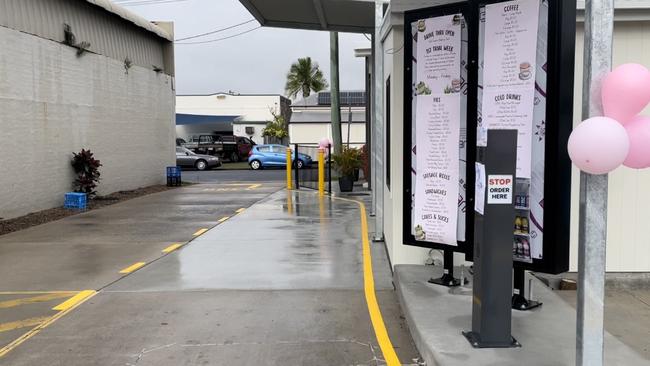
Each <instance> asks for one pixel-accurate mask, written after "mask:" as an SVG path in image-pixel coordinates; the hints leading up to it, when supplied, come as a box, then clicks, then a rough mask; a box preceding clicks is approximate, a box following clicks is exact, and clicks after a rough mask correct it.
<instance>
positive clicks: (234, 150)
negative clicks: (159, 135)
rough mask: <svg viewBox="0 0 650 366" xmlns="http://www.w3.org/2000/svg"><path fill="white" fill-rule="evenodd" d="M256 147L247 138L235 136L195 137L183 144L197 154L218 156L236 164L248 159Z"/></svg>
mask: <svg viewBox="0 0 650 366" xmlns="http://www.w3.org/2000/svg"><path fill="white" fill-rule="evenodd" d="M254 145H255V142H253V141H252V140H251V139H249V138H247V137H242V136H233V135H195V136H191V137H190V138H189V140H188V141H187V142H185V143H183V144H182V146H183V147H186V148H188V149H190V150H191V151H193V152H195V153H197V154H206V155H217V156H219V157H220V158H221V159H228V160H230V161H232V162H235V163H236V162H238V161H241V160H244V159H246V158H247V157H248V155H249V154H250V150H251V148H252V147H253V146H254Z"/></svg>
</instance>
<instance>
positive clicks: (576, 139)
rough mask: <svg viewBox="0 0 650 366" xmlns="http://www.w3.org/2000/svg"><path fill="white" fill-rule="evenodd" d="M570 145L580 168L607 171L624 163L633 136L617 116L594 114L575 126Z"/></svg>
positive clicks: (589, 170) (596, 171)
mask: <svg viewBox="0 0 650 366" xmlns="http://www.w3.org/2000/svg"><path fill="white" fill-rule="evenodd" d="M568 149H569V157H571V160H572V161H573V164H575V165H576V166H577V167H578V168H580V170H582V171H584V172H587V173H590V174H606V173H609V172H611V171H612V170H614V169H616V168H617V167H619V166H620V165H621V164H622V163H623V161H624V160H625V158H626V157H627V153H628V151H629V150H630V140H629V139H628V137H627V131H626V130H625V127H623V125H621V124H620V123H619V122H618V121H616V120H615V119H611V118H608V117H592V118H589V119H587V120H584V121H583V122H582V123H580V124H579V125H578V126H577V127H576V128H575V129H574V130H573V132H572V133H571V136H570V137H569V146H568Z"/></svg>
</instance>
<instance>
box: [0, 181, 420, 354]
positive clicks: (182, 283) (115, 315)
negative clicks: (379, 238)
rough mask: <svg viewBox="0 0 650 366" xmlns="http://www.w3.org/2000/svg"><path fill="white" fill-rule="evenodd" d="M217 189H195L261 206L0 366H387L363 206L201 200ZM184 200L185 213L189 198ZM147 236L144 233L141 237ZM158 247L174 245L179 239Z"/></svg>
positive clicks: (399, 334)
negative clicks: (375, 316) (364, 240)
mask: <svg viewBox="0 0 650 366" xmlns="http://www.w3.org/2000/svg"><path fill="white" fill-rule="evenodd" d="M210 188H212V189H215V188H217V187H209V186H204V185H199V186H195V187H192V188H191V189H193V190H196V191H197V192H205V194H206V199H207V197H213V198H212V199H214V200H218V199H217V198H214V197H220V195H232V197H231V198H233V199H234V200H235V202H237V203H240V202H241V200H237V197H247V198H248V196H247V195H248V194H252V195H257V199H258V200H259V199H261V201H259V202H258V203H256V204H254V205H253V206H252V207H250V208H249V209H247V210H245V211H243V212H241V213H239V214H237V215H235V216H231V217H229V218H227V219H225V220H223V221H222V222H221V223H220V224H219V225H218V226H216V227H214V228H213V229H212V230H210V231H207V232H206V233H204V234H203V235H201V236H199V237H198V238H196V239H195V240H193V241H192V242H191V243H189V244H188V245H186V246H184V247H182V248H180V249H178V250H176V251H174V252H172V253H170V254H169V255H167V256H164V257H162V258H159V259H156V260H155V261H153V262H152V263H149V264H148V265H146V266H145V267H143V268H141V269H140V270H138V271H137V272H135V273H132V274H130V275H128V276H126V277H123V278H121V279H119V280H118V281H116V282H114V283H112V284H111V285H110V286H107V287H106V288H103V289H102V290H101V291H100V292H99V293H98V294H97V295H96V296H94V297H93V298H91V299H90V300H88V301H87V302H86V303H84V304H82V305H81V306H80V307H79V308H77V309H75V310H74V311H72V312H70V313H69V314H67V315H66V316H65V317H63V318H61V319H60V320H58V321H57V322H55V323H53V324H51V325H50V326H48V327H47V328H45V329H43V330H42V331H41V332H40V333H38V334H37V335H35V336H34V337H32V338H31V339H29V340H28V341H27V342H25V343H24V344H22V345H20V347H18V348H16V349H14V350H13V351H12V352H11V353H9V354H8V355H6V356H5V357H4V359H0V360H1V362H3V363H4V362H6V363H7V364H11V365H44V364H47V365H90V364H96V365H136V364H137V365H157V366H161V365H170V366H172V365H174V366H176V365H328V366H329V365H381V364H383V362H382V358H383V356H382V352H381V351H380V349H379V347H378V344H377V341H376V338H375V333H374V330H373V327H372V324H371V322H370V318H369V315H368V307H367V303H366V300H365V297H364V282H363V268H362V263H363V256H362V251H361V235H362V232H361V225H360V216H359V208H358V205H357V204H356V203H354V202H347V201H340V200H332V199H330V198H324V199H322V200H321V199H318V197H317V196H316V195H315V194H313V193H312V192H307V193H297V192H291V193H288V192H287V191H279V192H276V193H273V194H271V195H270V196H268V194H269V193H268V191H265V190H264V188H260V189H262V190H261V191H254V193H249V192H244V193H237V192H230V193H229V191H214V190H213V191H201V190H205V189H210ZM267 189H269V190H270V188H267ZM208 192H211V193H208ZM199 194H200V193H199ZM264 196H266V198H264ZM250 198H251V199H252V197H250ZM176 200H177V204H178V206H179V207H182V206H183V202H185V198H183V197H182V196H180V197H176ZM211 204H212V205H218V203H217V202H211ZM207 206H210V205H207ZM236 206H237V204H235V203H233V204H232V206H230V207H229V210H230V211H234V209H235V207H236ZM239 206H244V205H243V204H241V203H240V204H239ZM205 209H206V210H207V207H205ZM204 214H205V215H206V217H205V219H206V221H201V220H199V222H202V223H203V224H204V226H205V225H207V223H208V221H207V220H208V218H209V219H210V220H212V222H213V224H214V220H215V215H214V213H209V212H204ZM179 215H181V214H180V213H179ZM217 216H218V215H217ZM169 220H171V221H173V219H171V218H169ZM109 221H112V220H109ZM123 224H124V223H123ZM115 225H117V226H116V227H115V229H116V230H117V231H118V233H117V234H116V235H125V234H120V233H119V231H120V226H119V225H120V224H119V220H118V221H117V223H115ZM199 226H201V225H199ZM180 228H181V230H187V231H186V232H184V233H183V234H184V235H187V232H189V231H192V230H190V227H187V228H185V226H184V225H181V226H180ZM152 229H153V228H152ZM193 229H196V226H195V227H193ZM152 231H155V230H152ZM148 235H149V233H148V232H147V231H146V230H143V231H142V232H138V234H137V235H135V234H134V235H133V236H134V237H140V238H141V239H142V238H146V237H148ZM152 235H153V236H156V234H155V233H153V234H152ZM160 235H161V239H162V237H166V238H168V239H169V240H166V242H173V241H175V239H172V238H174V235H176V234H175V230H174V233H170V232H168V233H167V235H163V234H160ZM179 235H180V234H179ZM0 239H2V238H0ZM134 245H136V244H134ZM382 245H383V244H373V246H372V247H371V254H372V261H373V266H374V276H375V278H374V280H375V287H376V294H377V298H378V301H379V305H380V307H381V311H382V314H383V318H384V321H385V322H386V327H387V330H388V334H389V335H390V338H391V340H392V342H393V346H394V347H395V350H396V352H397V354H398V356H399V357H400V360H401V361H402V363H403V364H410V363H412V362H413V359H415V358H417V357H418V353H417V351H416V350H415V348H414V346H413V343H412V340H411V337H410V334H409V332H408V329H407V328H406V325H405V323H404V320H403V317H402V316H401V312H400V308H399V305H398V303H397V298H396V295H395V292H394V290H393V286H392V282H391V272H390V267H389V265H388V262H387V259H386V255H385V251H384V248H383V246H382ZM1 247H2V243H1V242H0V248H1ZM19 282H20V281H19ZM72 283H76V282H75V281H72Z"/></svg>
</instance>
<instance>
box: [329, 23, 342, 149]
mask: <svg viewBox="0 0 650 366" xmlns="http://www.w3.org/2000/svg"><path fill="white" fill-rule="evenodd" d="M330 74H331V75H330V78H331V82H330V84H331V85H332V89H331V92H330V94H331V106H332V109H331V116H332V118H331V119H332V142H333V143H334V153H335V154H340V153H341V150H342V147H343V140H342V138H341V99H340V90H339V33H338V32H330Z"/></svg>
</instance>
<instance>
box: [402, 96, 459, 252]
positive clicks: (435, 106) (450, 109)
mask: <svg viewBox="0 0 650 366" xmlns="http://www.w3.org/2000/svg"><path fill="white" fill-rule="evenodd" d="M416 113H417V116H418V124H419V126H420V127H419V128H418V134H417V146H418V172H417V175H416V183H415V187H416V189H415V210H414V211H415V220H414V221H413V222H414V226H415V238H416V239H417V240H425V241H432V242H436V243H442V244H448V245H457V239H456V225H457V223H458V217H457V213H458V212H457V211H458V175H459V165H458V154H459V149H458V139H459V137H460V128H459V119H460V98H458V96H456V95H438V96H433V95H432V96H421V97H418V106H417V112H416Z"/></svg>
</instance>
